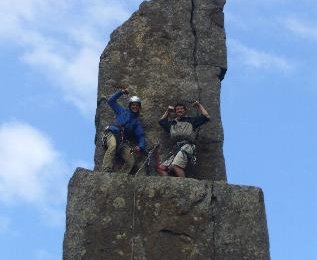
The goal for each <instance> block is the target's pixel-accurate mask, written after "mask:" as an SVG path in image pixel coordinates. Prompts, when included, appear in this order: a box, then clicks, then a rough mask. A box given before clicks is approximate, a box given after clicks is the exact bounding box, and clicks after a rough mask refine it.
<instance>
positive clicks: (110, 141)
mask: <svg viewBox="0 0 317 260" xmlns="http://www.w3.org/2000/svg"><path fill="white" fill-rule="evenodd" d="M105 142H106V145H107V150H106V152H105V155H104V157H103V162H102V171H110V172H111V171H113V162H114V160H115V157H116V155H117V154H118V155H119V156H120V157H121V158H122V159H123V161H124V164H123V166H122V168H121V169H120V171H119V172H120V173H126V174H129V173H131V171H132V169H133V168H134V166H136V170H138V169H139V168H140V167H141V165H142V155H139V154H131V147H130V146H129V145H127V144H124V145H123V146H122V147H120V150H119V151H117V140H116V138H115V136H114V135H113V134H112V133H111V132H108V133H107V134H106V136H105ZM144 174H145V170H144V168H143V169H142V170H140V173H138V175H144Z"/></svg>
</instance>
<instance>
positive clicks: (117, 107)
mask: <svg viewBox="0 0 317 260" xmlns="http://www.w3.org/2000/svg"><path fill="white" fill-rule="evenodd" d="M122 95H123V93H122V91H121V90H118V91H117V92H115V93H114V94H113V95H111V96H110V98H109V99H108V102H107V103H108V105H109V106H110V107H111V108H112V110H113V111H114V112H115V113H116V114H120V113H122V112H124V111H125V109H124V107H123V106H121V105H119V104H118V103H117V99H118V98H119V97H121V96H122Z"/></svg>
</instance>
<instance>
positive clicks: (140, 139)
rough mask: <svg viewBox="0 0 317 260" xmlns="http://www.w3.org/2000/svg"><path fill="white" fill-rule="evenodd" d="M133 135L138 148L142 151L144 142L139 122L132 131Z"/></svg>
mask: <svg viewBox="0 0 317 260" xmlns="http://www.w3.org/2000/svg"><path fill="white" fill-rule="evenodd" d="M134 135H135V138H136V140H137V143H138V146H139V147H140V148H141V149H142V150H144V145H145V140H144V129H143V126H142V125H141V123H140V122H138V124H137V126H136V127H135V129H134Z"/></svg>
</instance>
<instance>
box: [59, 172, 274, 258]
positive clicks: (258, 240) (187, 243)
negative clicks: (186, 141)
mask: <svg viewBox="0 0 317 260" xmlns="http://www.w3.org/2000/svg"><path fill="white" fill-rule="evenodd" d="M134 195H135V196H134ZM134 198H135V200H134ZM134 205H135V206H134ZM133 216H134V217H133ZM63 259H64V260H84V259H85V260H101V259H111V260H112V259H138V260H139V259H143V260H146V259H147V260H155V259H158V260H161V259H173V260H174V259H175V260H176V259H177V260H178V259H202V260H208V259H210V260H241V259H244V260H268V259H270V257H269V242H268V232H267V228H266V218H265V209H264V202H263V194H262V191H261V189H258V188H254V187H246V186H234V185H228V184H226V183H225V182H214V181H209V180H195V179H187V178H186V179H185V178H173V177H133V176H131V175H112V176H109V175H105V174H101V173H99V172H91V171H88V170H84V169H78V170H77V171H76V172H75V174H74V176H73V177H72V179H71V181H70V183H69V194H68V206H67V230H66V233H65V239H64V257H63Z"/></svg>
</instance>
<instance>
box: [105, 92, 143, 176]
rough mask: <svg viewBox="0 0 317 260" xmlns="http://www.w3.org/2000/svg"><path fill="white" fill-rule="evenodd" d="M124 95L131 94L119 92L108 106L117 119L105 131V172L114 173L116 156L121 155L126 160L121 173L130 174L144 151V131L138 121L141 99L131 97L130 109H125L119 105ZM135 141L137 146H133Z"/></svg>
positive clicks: (109, 101)
mask: <svg viewBox="0 0 317 260" xmlns="http://www.w3.org/2000/svg"><path fill="white" fill-rule="evenodd" d="M123 94H129V91H128V89H127V88H125V89H122V90H118V91H117V92H115V93H114V94H113V95H112V96H110V98H109V99H108V105H109V106H110V107H111V109H112V110H113V111H114V112H115V116H116V117H115V120H114V122H113V123H111V124H110V125H109V126H107V127H106V129H105V131H104V137H103V144H104V146H105V147H106V149H107V150H106V152H105V155H104V158H103V163H102V171H104V172H112V171H113V162H114V159H115V156H116V155H119V156H120V157H121V158H122V159H123V160H124V165H123V167H122V170H121V172H123V173H130V172H131V170H132V169H133V167H134V165H135V164H136V160H137V159H138V158H136V157H138V156H139V155H140V154H141V153H142V152H143V151H144V129H143V126H142V124H141V122H140V120H139V119H138V117H139V114H140V109H141V99H140V98H139V97H137V96H132V97H130V99H129V105H128V108H125V107H123V106H121V105H120V104H118V103H117V100H118V98H119V97H121V96H122V95H123ZM102 98H105V97H104V96H102ZM133 141H134V142H135V143H136V145H133V146H132V143H133Z"/></svg>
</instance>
